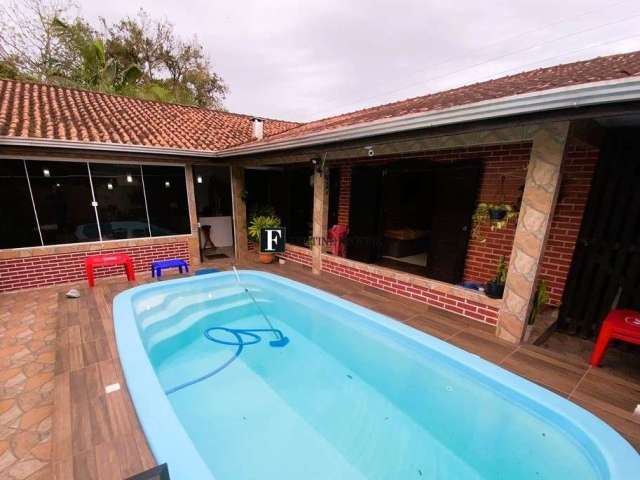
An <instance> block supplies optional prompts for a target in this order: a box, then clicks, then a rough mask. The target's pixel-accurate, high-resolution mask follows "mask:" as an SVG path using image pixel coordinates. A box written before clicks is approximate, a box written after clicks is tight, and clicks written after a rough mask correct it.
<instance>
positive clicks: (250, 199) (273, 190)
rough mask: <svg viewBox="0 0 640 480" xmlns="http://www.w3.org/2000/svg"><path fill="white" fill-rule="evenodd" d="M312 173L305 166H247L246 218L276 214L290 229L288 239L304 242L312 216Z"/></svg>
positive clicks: (294, 241) (296, 242)
mask: <svg viewBox="0 0 640 480" xmlns="http://www.w3.org/2000/svg"><path fill="white" fill-rule="evenodd" d="M312 176H313V170H312V169H311V167H307V166H306V165H305V166H285V167H263V168H252V169H247V171H246V175H245V185H246V190H247V215H248V218H247V221H251V218H252V217H253V216H254V215H256V214H260V215H265V214H267V215H269V214H272V213H275V214H276V215H277V216H278V217H279V218H280V220H281V221H282V225H283V226H285V227H286V228H287V242H288V243H292V244H295V245H305V244H306V243H307V240H308V238H309V236H310V235H311V222H312V216H313V185H312V184H311V182H312Z"/></svg>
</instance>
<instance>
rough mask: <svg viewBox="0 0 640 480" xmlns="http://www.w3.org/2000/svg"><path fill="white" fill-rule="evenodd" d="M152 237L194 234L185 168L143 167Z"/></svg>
mask: <svg viewBox="0 0 640 480" xmlns="http://www.w3.org/2000/svg"><path fill="white" fill-rule="evenodd" d="M142 173H143V175H144V185H145V191H146V193H147V207H148V210H149V221H150V228H151V235H152V236H154V237H160V236H164V235H177V234H187V233H191V227H190V225H189V205H188V203H187V184H186V181H185V177H184V167H165V166H153V165H143V167H142Z"/></svg>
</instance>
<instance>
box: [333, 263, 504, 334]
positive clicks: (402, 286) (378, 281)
mask: <svg viewBox="0 0 640 480" xmlns="http://www.w3.org/2000/svg"><path fill="white" fill-rule="evenodd" d="M322 270H323V271H326V272H329V273H333V274H334V275H338V276H340V277H345V278H348V279H350V280H354V281H356V282H360V283H363V284H365V285H369V286H371V287H374V288H379V289H381V290H384V291H386V292H390V293H394V294H396V295H399V296H401V297H405V298H410V299H411V300H416V301H418V302H421V303H425V304H427V305H431V306H434V307H436V308H440V309H443V310H447V311H448V312H453V313H457V314H459V315H463V316H465V317H468V318H471V319H473V320H478V321H480V322H485V323H489V324H491V325H495V324H496V323H497V320H498V309H497V308H495V307H492V306H489V305H484V304H482V303H478V302H474V301H473V300H469V299H467V298H462V297H459V296H457V295H453V294H451V293H443V292H440V291H437V290H432V289H430V288H425V287H421V286H417V285H411V284H409V283H406V282H403V281H401V280H397V279H395V278H392V277H387V276H384V275H377V274H374V273H371V272H368V271H366V270H361V269H359V268H354V267H349V266H345V265H341V264H338V263H335V262H331V261H329V260H324V259H323V261H322Z"/></svg>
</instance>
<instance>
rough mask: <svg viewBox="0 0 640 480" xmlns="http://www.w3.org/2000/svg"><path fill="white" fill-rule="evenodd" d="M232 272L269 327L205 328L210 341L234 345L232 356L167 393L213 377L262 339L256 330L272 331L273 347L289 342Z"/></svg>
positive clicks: (271, 343) (282, 345) (270, 343)
mask: <svg viewBox="0 0 640 480" xmlns="http://www.w3.org/2000/svg"><path fill="white" fill-rule="evenodd" d="M233 272H234V273H235V274H236V281H237V282H238V285H239V286H240V287H242V288H243V289H244V291H245V293H246V294H247V295H249V298H251V300H252V301H253V304H254V305H255V306H256V308H257V309H258V311H259V312H260V314H261V315H262V317H263V318H264V319H265V321H266V322H267V325H269V328H250V329H247V328H226V327H211V328H207V329H206V330H205V331H204V336H205V338H206V339H207V340H211V341H212V342H215V343H219V344H221V345H231V346H235V347H237V348H236V352H235V353H234V354H233V356H232V357H231V358H230V359H229V360H227V361H226V362H224V363H223V364H222V365H220V366H219V367H218V368H216V369H215V370H212V371H211V372H209V373H207V374H206V375H203V376H201V377H198V378H196V379H194V380H191V381H189V382H185V383H182V384H180V385H178V386H175V387H173V388H170V389H169V390H166V391H165V393H166V394H167V395H169V394H171V393H175V392H177V391H178V390H182V389H183V388H185V387H189V386H191V385H193V384H195V383H198V382H201V381H203V380H206V379H207V378H211V377H213V376H214V375H215V374H216V373H219V372H221V371H222V370H224V369H225V368H227V367H228V366H229V365H231V363H232V362H233V361H234V360H235V359H236V358H238V357H239V356H240V354H241V353H242V349H243V348H244V346H245V345H255V344H256V343H259V342H260V340H262V337H261V336H260V335H258V334H257V333H256V332H271V333H273V335H274V336H275V337H276V339H275V340H271V341H270V342H269V345H271V346H272V347H275V348H281V347H284V346H286V345H287V344H288V343H289V337H285V336H284V335H283V334H282V331H280V330H278V329H277V328H273V325H272V324H271V321H269V317H267V315H266V314H265V313H264V311H263V310H262V308H260V305H259V304H258V302H257V301H256V299H255V298H254V297H253V295H252V294H251V292H250V291H249V289H248V288H247V287H245V286H244V285H242V283H240V276H239V275H238V271H237V270H236V267H235V266H234V267H233ZM215 330H220V331H223V332H228V333H230V334H231V335H233V336H234V337H235V341H231V342H230V341H228V340H221V339H219V338H215V337H214V336H213V335H212V334H211V332H213V331H215ZM243 335H245V336H248V337H250V340H249V341H245V340H244V339H243V338H242V336H243Z"/></svg>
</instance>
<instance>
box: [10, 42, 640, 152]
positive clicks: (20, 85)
mask: <svg viewBox="0 0 640 480" xmlns="http://www.w3.org/2000/svg"><path fill="white" fill-rule="evenodd" d="M631 76H640V51H638V52H633V53H627V54H620V55H612V56H608V57H598V58H594V59H592V60H586V61H581V62H575V63H568V64H564V65H557V66H554V67H549V68H540V69H537V70H532V71H529V72H524V73H519V74H516V75H510V76H507V77H502V78H498V79H495V80H489V81H486V82H481V83H475V84H472V85H467V86H464V87H460V88H454V89H451V90H447V91H444V92H438V93H433V94H430V95H425V96H422V97H416V98H411V99H408V100H403V101H400V102H394V103H389V104H386V105H381V106H378V107H373V108H367V109H364V110H359V111H356V112H351V113H346V114H343V115H338V116H335V117H330V118H325V119H322V120H316V121H313V122H309V123H305V124H301V123H294V122H284V121H279V120H266V121H265V126H264V132H265V139H264V140H263V141H262V142H255V141H253V140H252V139H251V131H252V127H251V121H250V120H251V117H250V116H248V115H239V114H234V113H227V112H221V111H216V110H210V109H204V108H198V107H189V106H184V105H176V104H167V103H160V102H153V101H146V100H139V99H134V98H130V97H123V96H118V95H107V94H102V93H96V92H92V91H87V90H80V89H73V88H65V87H59V86H53V85H44V84H38V83H30V82H19V81H13V80H0V137H2V136H11V137H22V138H37V139H47V140H70V141H86V142H101V143H113V144H124V145H136V146H138V145H142V146H152V147H161V148H163V147H164V148H174V149H185V150H200V151H216V150H223V149H227V148H230V147H234V146H238V145H241V144H253V145H259V144H261V143H265V142H269V141H270V140H280V139H289V138H296V137H302V136H305V135H307V134H311V133H318V132H324V131H330V130H333V129H337V128H340V127H346V126H349V125H356V124H360V123H366V122H371V121H374V120H381V119H385V118H392V117H400V116H403V115H408V114H413V113H420V112H427V111H436V110H442V109H446V108H449V107H455V106H460V105H465V104H470V103H475V102H480V101H483V100H491V99H496V98H500V97H506V96H511V95H518V94H523V93H531V92H537V91H541V90H547V89H552V88H558V87H566V86H570V85H578V84H583V83H591V82H597V81H602V80H613V79H620V78H625V77H631ZM0 141H1V139H0Z"/></svg>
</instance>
